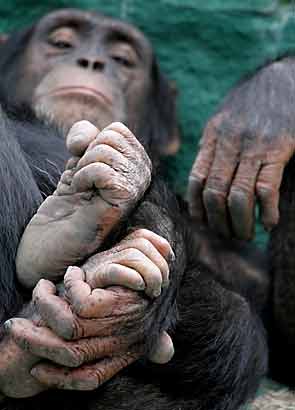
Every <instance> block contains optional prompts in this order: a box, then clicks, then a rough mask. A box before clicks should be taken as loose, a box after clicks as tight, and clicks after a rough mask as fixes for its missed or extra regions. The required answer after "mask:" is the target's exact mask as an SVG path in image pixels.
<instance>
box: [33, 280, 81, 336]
mask: <svg viewBox="0 0 295 410" xmlns="http://www.w3.org/2000/svg"><path fill="white" fill-rule="evenodd" d="M55 293H56V288H55V286H54V284H53V283H52V282H50V281H48V280H45V279H41V280H40V281H39V282H38V284H37V286H36V287H35V289H34V291H33V303H34V305H35V306H36V308H37V311H38V312H39V313H40V315H41V317H42V319H43V320H44V321H45V322H46V324H47V325H48V326H49V327H50V328H51V329H53V330H54V331H55V332H56V333H57V334H58V335H61V336H63V337H65V338H67V339H71V338H72V335H73V332H74V329H75V326H74V322H73V313H72V311H71V309H70V307H69V305H68V303H67V302H66V301H65V300H63V299H61V298H60V297H58V296H56V295H55Z"/></svg>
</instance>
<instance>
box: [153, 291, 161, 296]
mask: <svg viewBox="0 0 295 410" xmlns="http://www.w3.org/2000/svg"><path fill="white" fill-rule="evenodd" d="M160 295H161V289H156V290H154V292H153V297H154V298H157V297H158V296H160Z"/></svg>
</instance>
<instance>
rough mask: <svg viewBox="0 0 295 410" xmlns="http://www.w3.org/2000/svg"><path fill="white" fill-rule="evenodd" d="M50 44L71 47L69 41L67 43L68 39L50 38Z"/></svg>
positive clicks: (64, 47)
mask: <svg viewBox="0 0 295 410" xmlns="http://www.w3.org/2000/svg"><path fill="white" fill-rule="evenodd" d="M50 44H51V45H53V46H54V47H57V48H60V49H67V48H71V47H72V44H71V43H69V42H68V41H64V40H51V41H50Z"/></svg>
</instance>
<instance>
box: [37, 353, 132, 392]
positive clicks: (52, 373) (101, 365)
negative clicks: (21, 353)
mask: <svg viewBox="0 0 295 410" xmlns="http://www.w3.org/2000/svg"><path fill="white" fill-rule="evenodd" d="M137 359H138V355H137V354H125V355H121V356H116V357H113V358H110V359H105V360H101V361H100V362H98V363H94V364H92V365H86V366H81V367H80V368H78V369H73V370H71V371H69V369H66V368H61V367H57V366H54V365H51V364H38V365H37V366H35V367H34V368H33V369H32V371H31V374H32V376H33V377H35V378H36V379H37V380H38V381H39V382H40V383H42V384H43V385H45V386H48V387H55V388H58V389H63V390H94V389H97V388H98V387H99V386H101V385H102V384H103V383H105V382H106V381H107V380H109V379H111V378H112V377H113V376H114V375H115V374H117V373H118V372H119V371H120V370H122V369H124V368H125V367H126V366H128V365H130V364H131V363H133V362H134V361H136V360H137Z"/></svg>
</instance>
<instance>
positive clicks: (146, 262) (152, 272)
mask: <svg viewBox="0 0 295 410" xmlns="http://www.w3.org/2000/svg"><path fill="white" fill-rule="evenodd" d="M118 258H120V263H121V264H122V265H125V266H128V267H129V268H132V269H135V270H136V271H137V272H138V273H139V274H140V275H141V276H142V278H143V280H144V281H145V284H146V290H145V292H146V294H147V295H148V296H149V297H158V296H159V295H160V294H161V288H162V274H161V271H160V269H159V268H158V267H157V266H156V265H155V264H154V263H153V262H152V261H151V260H150V259H149V258H147V257H146V256H145V255H144V254H143V253H142V252H141V251H139V250H138V249H136V248H130V249H124V250H122V251H120V256H118Z"/></svg>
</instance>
